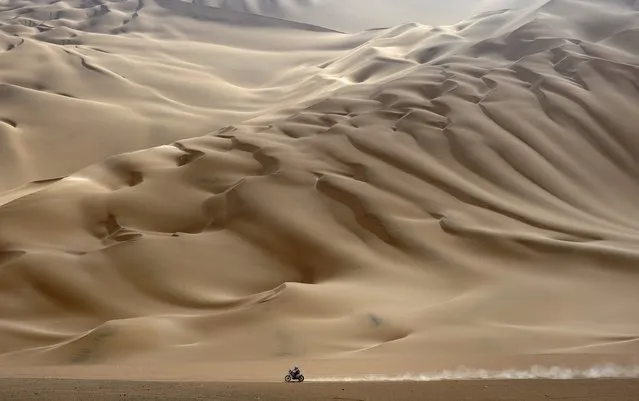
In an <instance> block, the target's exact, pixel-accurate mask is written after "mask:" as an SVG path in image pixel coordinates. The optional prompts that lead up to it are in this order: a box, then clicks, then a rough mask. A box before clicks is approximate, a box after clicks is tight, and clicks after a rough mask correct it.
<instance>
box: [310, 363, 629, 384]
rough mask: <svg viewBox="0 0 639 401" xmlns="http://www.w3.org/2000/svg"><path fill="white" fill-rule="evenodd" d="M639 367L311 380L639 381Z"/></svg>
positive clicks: (466, 370) (462, 370)
mask: <svg viewBox="0 0 639 401" xmlns="http://www.w3.org/2000/svg"><path fill="white" fill-rule="evenodd" d="M637 377H639V366H620V365H615V364H601V365H595V366H592V367H590V368H585V369H575V368H568V367H562V366H550V367H547V366H538V365H536V366H532V367H531V368H529V369H508V370H486V369H469V368H465V367H461V368H458V369H456V370H443V371H439V372H432V373H406V374H403V375H396V376H389V375H362V376H342V377H340V376H333V377H319V378H313V379H309V380H307V381H313V382H363V381H388V382H397V381H439V380H477V379H502V380H503V379H511V380H514V379H557V380H567V379H603V378H637Z"/></svg>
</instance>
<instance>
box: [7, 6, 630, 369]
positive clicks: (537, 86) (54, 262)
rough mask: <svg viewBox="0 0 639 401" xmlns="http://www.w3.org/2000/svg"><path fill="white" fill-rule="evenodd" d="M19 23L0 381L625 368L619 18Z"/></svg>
mask: <svg viewBox="0 0 639 401" xmlns="http://www.w3.org/2000/svg"><path fill="white" fill-rule="evenodd" d="M15 4H16V6H15V8H13V9H11V8H10V7H7V6H3V7H4V10H3V11H0V15H1V16H2V21H3V25H2V27H1V28H0V29H1V30H2V32H4V33H3V34H2V42H1V43H4V44H5V45H4V46H5V47H6V48H7V50H5V51H4V53H0V63H2V65H3V66H4V67H3V68H0V71H2V72H0V77H1V78H2V80H3V82H6V83H3V84H2V85H0V91H1V92H2V96H0V106H2V107H0V110H1V111H0V113H3V114H0V118H1V121H0V135H2V138H3V139H4V141H5V143H7V144H8V146H7V148H6V149H5V150H4V152H6V155H7V158H3V159H2V163H3V166H6V169H7V171H10V173H8V174H7V176H6V177H3V180H2V182H1V183H2V185H3V188H4V189H5V190H6V191H7V192H5V193H4V194H3V195H2V197H0V204H1V206H0V221H2V224H1V225H0V298H1V299H2V300H3V306H2V307H0V339H1V341H0V364H3V365H18V364H26V365H30V364H40V365H65V366H70V365H78V364H80V365H84V364H89V365H106V366H109V365H112V364H113V365H116V364H123V363H126V364H131V365H132V366H137V365H139V366H152V365H153V364H157V363H158V361H171V363H173V364H180V363H184V364H186V363H206V362H211V363H222V362H226V361H253V360H255V361H262V362H264V361H266V363H267V364H268V363H271V362H272V363H278V364H279V363H288V361H291V360H295V361H312V360H317V359H324V360H331V361H336V365H335V366H337V368H336V369H338V370H339V366H340V365H339V363H340V361H341V362H343V363H344V364H348V363H351V362H352V361H358V363H360V368H361V366H364V365H361V364H368V363H369V361H368V359H369V358H376V361H378V362H376V363H379V364H382V365H383V364H384V362H383V361H384V360H385V358H389V360H390V359H392V358H395V359H393V360H396V359H397V358H399V360H401V359H402V358H403V357H405V358H406V360H410V361H411V364H412V365H413V366H415V367H416V369H419V367H420V363H421V364H428V366H429V368H430V367H432V368H435V369H437V368H442V366H443V365H444V361H450V360H455V361H458V362H460V363H463V362H464V361H465V360H469V359H472V360H473V361H475V362H477V361H479V362H477V363H479V364H481V363H488V362H489V361H491V360H494V359H499V358H510V359H512V360H515V361H516V360H518V358H523V359H522V360H524V359H525V360H526V361H528V360H530V359H531V358H532V360H533V361H534V360H535V357H536V356H538V357H539V359H543V360H544V361H554V360H556V361H561V360H562V359H563V358H573V357H577V356H583V357H584V358H594V359H597V358H599V359H602V360H604V362H614V361H616V360H617V359H619V360H621V359H623V358H627V357H628V356H629V355H630V356H632V355H636V351H637V349H638V348H637V347H638V346H639V319H637V314H636V307H635V305H637V302H638V301H639V293H638V292H637V291H636V288H637V284H639V283H638V280H639V276H638V275H637V268H636V266H637V262H638V260H639V252H638V251H637V241H638V239H639V237H638V232H639V223H637V222H638V221H639V219H636V218H635V217H638V214H639V209H637V207H636V198H637V196H638V195H639V182H638V181H637V173H638V168H637V156H636V155H637V154H639V137H638V136H637V135H636V127H637V123H638V122H639V120H638V119H637V116H636V113H635V110H634V109H635V106H636V104H637V101H638V99H639V86H638V85H637V82H639V49H637V47H636V45H635V43H636V41H637V39H639V37H638V35H639V19H638V18H637V15H638V13H639V3H637V2H628V1H625V0H615V1H610V2H606V5H605V6H602V5H601V2H597V1H594V0H593V1H590V0H570V1H569V0H551V1H545V2H538V3H535V4H532V5H530V6H529V7H526V8H519V9H505V10H499V11H494V12H490V13H484V14H481V15H478V16H476V17H473V18H470V19H466V20H464V21H462V22H460V23H458V24H455V25H452V26H447V27H432V26H427V25H422V24H418V23H410V24H403V25H399V26H396V27H392V28H389V29H380V30H376V31H367V32H360V33H357V34H342V33H337V32H334V31H329V30H326V29H320V28H317V27H313V26H310V25H304V24H300V23H293V22H290V23H289V22H286V21H284V20H278V19H273V18H267V17H261V16H257V15H252V16H250V17H245V13H241V12H235V11H229V10H220V9H217V8H211V7H208V6H207V5H206V4H203V3H197V4H188V3H184V2H179V1H177V0H176V1H168V0H157V1H147V0H145V1H144V2H130V1H122V2H86V1H79V2H72V1H58V2H55V3H53V4H49V3H44V2H42V3H37V5H34V6H27V4H30V3H26V2H25V3H19V2H16V3H15ZM136 4H137V6H136ZM207 7H208V8H207ZM56 10H57V11H56ZM220 13H222V14H220ZM17 15H20V16H21V17H19V18H9V17H8V16H17ZM28 21H32V22H28ZM240 21H242V23H240ZM12 34H15V35H17V36H12ZM256 38H259V39H256ZM12 46H13V47H12ZM292 50H294V51H292ZM33 59H41V63H40V64H37V65H36V64H34V63H31V62H28V61H29V60H33ZM45 64H46V70H43V69H44V68H45V67H43V65H45ZM19 66H23V67H22V68H19ZM43 71H46V73H44V72H43ZM36 77H37V78H38V80H39V81H37V82H36V81H34V79H35V78H36ZM25 105H29V106H30V107H31V108H30V109H29V108H25ZM72 108H73V111H71V110H72ZM34 110H46V111H43V112H35V111H34ZM4 163H6V164H4ZM63 177H64V178H63ZM43 179H52V180H51V181H46V182H43V183H42V182H41V185H35V186H34V184H29V182H31V181H36V180H43ZM9 190H10V191H9ZM416 354H419V355H416ZM421 355H427V356H428V358H426V359H427V360H423V361H420V359H424V358H423V357H422V356H421ZM553 358H554V359H553ZM589 360H590V359H589ZM349 361H350V362H349ZM379 361H382V362H379ZM440 362H441V363H440ZM389 363H390V362H389ZM400 364H401V363H400ZM438 364H440V365H442V366H438ZM344 366H346V365H344ZM349 366H351V365H349ZM477 368H479V369H483V368H488V366H477ZM418 371H419V370H418ZM380 373H384V372H380ZM334 374H339V372H334Z"/></svg>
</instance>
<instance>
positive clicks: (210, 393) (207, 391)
mask: <svg viewBox="0 0 639 401" xmlns="http://www.w3.org/2000/svg"><path fill="white" fill-rule="evenodd" d="M637 394H639V380H624V379H613V380H605V379H597V380H568V381H565V380H511V381H499V380H477V381H472V380H471V381H441V382H398V383H381V382H377V383H302V384H294V383H290V384H279V383H277V384H276V383H237V382H236V383H210V382H208V383H207V382H137V381H106V380H56V379H0V398H1V399H2V400H12V401H26V400H37V399H40V400H47V401H68V400H82V401H111V400H119V401H121V400H135V401H151V400H167V401H168V400H175V401H178V400H184V401H186V400H208V401H236V400H247V401H248V400H259V401H294V400H295V401H330V400H334V401H390V400H392V401H413V400H424V401H426V400H433V401H496V400H499V401H548V400H579V401H636V400H637Z"/></svg>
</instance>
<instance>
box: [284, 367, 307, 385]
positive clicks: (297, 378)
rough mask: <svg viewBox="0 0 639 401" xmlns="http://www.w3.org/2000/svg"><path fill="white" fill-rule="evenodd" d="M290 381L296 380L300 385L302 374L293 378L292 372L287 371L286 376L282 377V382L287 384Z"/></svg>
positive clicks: (302, 378)
mask: <svg viewBox="0 0 639 401" xmlns="http://www.w3.org/2000/svg"><path fill="white" fill-rule="evenodd" d="M291 380H297V381H298V382H300V383H301V382H303V381H304V375H303V374H302V373H300V374H299V375H297V376H294V375H293V372H292V371H290V370H289V371H288V374H287V375H286V376H284V381H285V382H287V383H288V382H290V381H291Z"/></svg>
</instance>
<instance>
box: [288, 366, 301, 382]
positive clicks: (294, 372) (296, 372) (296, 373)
mask: <svg viewBox="0 0 639 401" xmlns="http://www.w3.org/2000/svg"><path fill="white" fill-rule="evenodd" d="M290 372H291V376H292V377H293V378H294V379H296V378H297V377H298V376H299V375H300V373H302V372H301V371H300V368H298V367H297V365H295V366H293V369H291V370H290Z"/></svg>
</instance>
